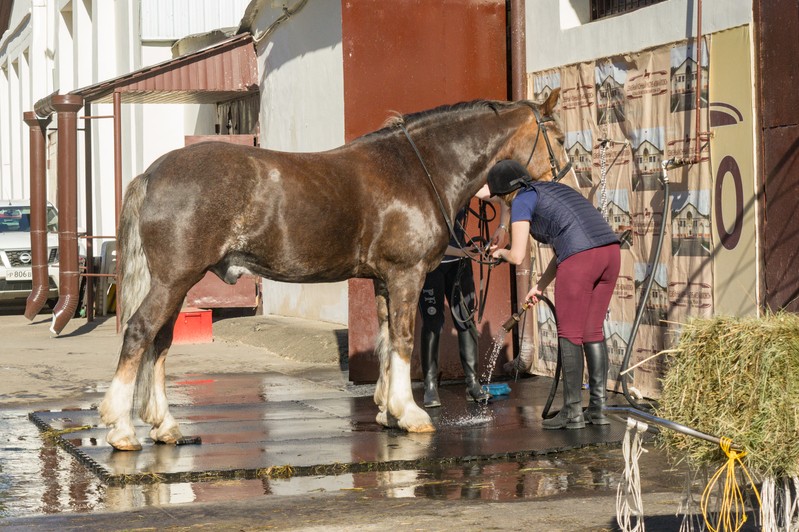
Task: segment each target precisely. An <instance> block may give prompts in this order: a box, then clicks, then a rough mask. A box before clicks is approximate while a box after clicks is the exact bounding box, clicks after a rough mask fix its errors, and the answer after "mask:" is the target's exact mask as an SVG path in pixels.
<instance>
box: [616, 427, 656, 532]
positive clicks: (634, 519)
mask: <svg viewBox="0 0 799 532" xmlns="http://www.w3.org/2000/svg"><path fill="white" fill-rule="evenodd" d="M647 429H649V425H647V424H646V423H644V422H643V421H636V420H634V419H632V418H629V417H628V418H627V430H626V431H625V432H624V440H623V441H622V455H623V456H624V474H623V476H622V480H621V482H619V487H618V489H617V490H616V520H617V521H618V524H619V528H621V530H622V531H623V532H644V531H645V530H646V527H645V526H644V505H643V501H642V499H641V471H640V469H639V467H638V459H639V458H640V457H641V455H642V454H644V453H645V452H648V451H647V450H646V449H644V446H643V434H644V433H645V432H646V431H647Z"/></svg>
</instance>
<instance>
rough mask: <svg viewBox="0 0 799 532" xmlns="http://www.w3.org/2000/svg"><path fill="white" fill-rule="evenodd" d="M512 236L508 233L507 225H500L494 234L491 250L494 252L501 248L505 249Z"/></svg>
mask: <svg viewBox="0 0 799 532" xmlns="http://www.w3.org/2000/svg"><path fill="white" fill-rule="evenodd" d="M508 236H510V234H509V233H508V226H506V225H505V224H500V225H499V227H497V228H496V230H495V231H494V234H493V235H491V243H490V246H489V249H490V250H491V251H494V250H496V249H499V248H504V247H505V245H506V244H507V243H508V241H509V238H508Z"/></svg>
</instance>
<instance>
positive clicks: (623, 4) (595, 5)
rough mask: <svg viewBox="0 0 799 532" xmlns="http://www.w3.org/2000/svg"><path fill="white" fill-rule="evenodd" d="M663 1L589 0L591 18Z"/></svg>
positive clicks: (618, 13)
mask: <svg viewBox="0 0 799 532" xmlns="http://www.w3.org/2000/svg"><path fill="white" fill-rule="evenodd" d="M663 1H664V0H591V20H598V19H601V18H605V17H612V16H614V15H621V14H622V13H629V12H630V11H635V10H636V9H638V8H640V7H645V6H650V5H652V4H658V3H660V2H663Z"/></svg>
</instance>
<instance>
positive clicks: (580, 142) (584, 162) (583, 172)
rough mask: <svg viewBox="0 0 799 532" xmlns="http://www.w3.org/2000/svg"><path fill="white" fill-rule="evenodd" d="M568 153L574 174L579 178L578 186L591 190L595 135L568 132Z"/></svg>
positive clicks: (582, 132)
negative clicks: (592, 148) (591, 147)
mask: <svg viewBox="0 0 799 532" xmlns="http://www.w3.org/2000/svg"><path fill="white" fill-rule="evenodd" d="M565 136H566V142H565V144H566V152H567V153H568V154H569V158H570V159H571V162H572V168H573V169H574V174H575V176H576V177H577V186H579V187H580V188H589V187H591V185H592V181H591V167H592V165H593V155H592V153H591V150H590V148H587V147H586V146H591V141H592V138H593V135H592V133H591V130H590V129H589V130H585V131H567V132H566V135H565Z"/></svg>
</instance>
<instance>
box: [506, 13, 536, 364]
mask: <svg viewBox="0 0 799 532" xmlns="http://www.w3.org/2000/svg"><path fill="white" fill-rule="evenodd" d="M509 17H510V20H509V21H508V31H509V33H510V50H509V53H510V91H511V99H512V100H524V99H525V98H527V38H526V28H527V20H526V14H525V0H510V13H509ZM531 267H532V261H531V259H530V255H529V254H528V255H526V256H525V257H524V259H523V260H522V263H521V264H519V265H518V266H516V267H515V268H513V270H512V272H513V274H514V275H515V279H513V280H512V282H513V283H514V285H515V288H516V290H515V298H513V304H514V305H516V306H518V305H519V302H520V301H521V302H524V298H525V296H527V292H529V291H530V287H531V286H532V282H533V278H532V277H533V276H532V270H531ZM514 281H515V282H514ZM515 311H516V309H514V312H515ZM531 315H533V316H534V315H535V314H534V313H531ZM534 321H535V320H533V319H525V320H523V321H522V324H523V325H522V326H521V327H516V330H517V334H518V337H517V338H514V344H515V345H514V352H515V353H517V355H518V356H519V359H520V360H521V361H523V362H524V363H525V365H526V366H527V367H526V368H524V369H527V370H529V369H530V366H531V365H532V362H533V352H534V351H535V336H534V334H535V328H534V327H533V324H534Z"/></svg>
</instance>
